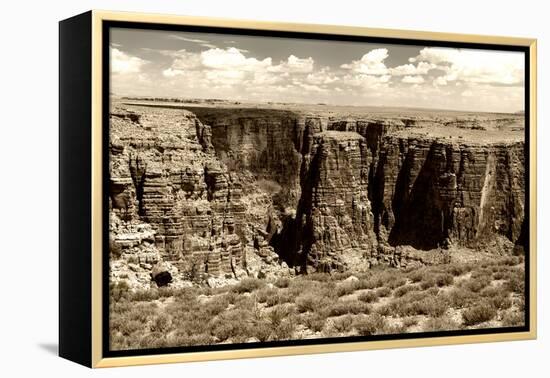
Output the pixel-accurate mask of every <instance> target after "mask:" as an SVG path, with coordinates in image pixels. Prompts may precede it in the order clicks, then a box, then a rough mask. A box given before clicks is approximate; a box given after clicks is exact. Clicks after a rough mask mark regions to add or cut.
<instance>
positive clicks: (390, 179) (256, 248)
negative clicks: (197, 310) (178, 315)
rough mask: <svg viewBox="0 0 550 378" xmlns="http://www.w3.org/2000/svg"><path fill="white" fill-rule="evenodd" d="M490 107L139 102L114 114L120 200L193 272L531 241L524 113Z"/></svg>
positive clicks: (123, 216) (162, 249) (167, 254)
mask: <svg viewBox="0 0 550 378" xmlns="http://www.w3.org/2000/svg"><path fill="white" fill-rule="evenodd" d="M136 112H138V113H140V114H139V116H130V115H128V114H135V113H136ZM483 117H485V118H483ZM483 117H481V116H480V117H477V118H476V117H473V116H471V117H470V116H467V117H463V118H460V117H454V118H453V117H450V118H449V117H437V116H423V117H418V116H402V117H399V116H388V115H386V114H384V115H376V114H368V115H362V116H356V117H351V116H343V117H339V116H335V115H325V114H312V113H308V114H305V113H299V112H291V111H285V110H278V109H256V108H254V109H233V108H231V109H223V108H221V109H220V108H204V107H202V108H201V107H193V108H191V107H189V108H188V109H187V110H183V109H163V108H161V107H159V108H156V107H150V108H143V107H139V106H128V107H127V108H123V109H116V115H113V116H112V117H111V145H110V152H111V154H110V164H111V167H110V170H111V178H110V194H111V198H110V206H111V208H112V212H113V214H115V215H116V216H117V217H118V218H119V219H120V220H121V221H122V222H134V221H141V222H145V223H147V224H150V225H151V227H152V229H153V230H154V232H155V236H154V244H155V248H157V249H158V251H159V254H160V256H161V259H162V260H163V261H167V262H169V263H170V264H173V266H175V267H177V268H178V269H180V270H181V271H184V272H188V273H189V272H191V273H189V274H203V273H208V274H210V275H215V276H216V275H218V276H219V275H223V274H231V275H233V276H237V275H238V274H239V273H238V272H239V271H241V270H243V269H246V267H247V264H246V259H247V256H249V257H250V258H252V256H253V258H254V259H258V258H259V259H260V261H263V263H265V264H274V263H275V264H277V263H280V262H281V261H285V262H286V263H287V264H288V265H289V266H290V267H294V268H295V269H296V270H298V271H306V270H307V271H313V270H322V271H326V270H328V271H330V270H334V269H337V270H345V269H348V268H353V267H354V265H357V262H358V261H365V262H367V265H371V264H373V263H376V262H377V261H382V262H384V261H385V262H388V263H390V264H392V265H398V266H399V265H403V264H405V263H406V261H409V260H411V259H409V258H406V256H405V255H407V254H406V253H403V252H402V251H403V249H402V248H398V247H399V246H404V245H409V246H412V248H414V249H417V250H430V249H437V248H440V249H447V248H451V247H453V246H459V247H467V248H480V249H482V248H485V249H487V248H489V249H490V248H491V245H494V240H495V238H500V239H504V240H506V241H507V243H508V244H509V245H513V244H514V243H518V244H521V243H522V237H521V234H522V230H523V229H522V226H523V218H524V203H525V201H524V199H525V185H524V182H525V180H524V176H525V161H524V156H525V151H524V143H523V142H522V138H521V132H518V130H522V128H523V125H522V123H521V121H522V120H521V119H519V118H518V117H516V118H514V117H513V116H510V117H493V118H491V117H490V116H483ZM456 130H459V131H458V132H457V131H456ZM477 135H479V136H480V137H479V138H477V137H476V136H477ZM504 136H505V137H506V138H505V137H504ZM483 138H485V139H483ZM115 239H116V238H115ZM501 244H502V243H501ZM505 244H506V243H505ZM506 248H508V247H506ZM413 260H415V261H418V259H417V258H416V257H415V258H414V259H413ZM245 271H246V270H245Z"/></svg>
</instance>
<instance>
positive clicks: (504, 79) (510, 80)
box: [414, 47, 525, 85]
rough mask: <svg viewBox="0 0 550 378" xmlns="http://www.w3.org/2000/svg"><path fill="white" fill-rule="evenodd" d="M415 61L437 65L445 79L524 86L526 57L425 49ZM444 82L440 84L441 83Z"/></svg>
mask: <svg viewBox="0 0 550 378" xmlns="http://www.w3.org/2000/svg"><path fill="white" fill-rule="evenodd" d="M414 59H415V61H419V62H426V63H427V64H434V65H437V68H438V69H441V70H443V71H444V72H445V74H444V75H443V79H444V80H445V81H446V82H449V81H464V82H467V83H485V84H497V85H520V84H522V83H523V75H524V69H525V67H524V60H523V54H521V53H516V52H505V51H490V50H470V49H452V48H440V47H425V48H423V49H422V50H421V51H420V54H419V55H418V56H416V57H415V58H414ZM442 82H443V81H440V83H442Z"/></svg>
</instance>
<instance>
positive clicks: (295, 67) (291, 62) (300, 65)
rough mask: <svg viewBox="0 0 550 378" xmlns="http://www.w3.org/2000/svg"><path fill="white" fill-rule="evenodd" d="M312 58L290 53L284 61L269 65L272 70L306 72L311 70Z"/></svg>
mask: <svg viewBox="0 0 550 378" xmlns="http://www.w3.org/2000/svg"><path fill="white" fill-rule="evenodd" d="M313 64H314V61H313V58H312V57H309V58H304V59H302V58H298V57H297V56H294V55H290V56H289V57H288V59H287V60H286V62H281V63H280V64H278V65H276V66H273V67H270V68H269V70H270V71H272V72H290V73H308V72H311V71H313Z"/></svg>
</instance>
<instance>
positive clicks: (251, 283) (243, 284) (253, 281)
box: [231, 278, 265, 294]
mask: <svg viewBox="0 0 550 378" xmlns="http://www.w3.org/2000/svg"><path fill="white" fill-rule="evenodd" d="M264 285H265V282H264V281H262V280H260V279H257V278H245V279H243V280H241V281H240V282H239V283H237V284H235V285H233V287H232V288H231V291H233V292H234V293H237V294H243V293H251V292H253V291H255V290H258V289H260V288H261V287H263V286H264Z"/></svg>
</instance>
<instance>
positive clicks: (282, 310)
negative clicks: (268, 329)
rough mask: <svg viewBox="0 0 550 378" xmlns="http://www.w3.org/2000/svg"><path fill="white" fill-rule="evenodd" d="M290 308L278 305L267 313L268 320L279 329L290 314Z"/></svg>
mask: <svg viewBox="0 0 550 378" xmlns="http://www.w3.org/2000/svg"><path fill="white" fill-rule="evenodd" d="M290 312H291V311H290V307H289V306H284V305H278V306H275V307H273V308H272V309H271V310H270V311H269V312H268V313H267V319H268V321H269V323H270V324H271V325H272V326H273V327H278V326H279V325H280V324H281V323H282V322H283V320H284V319H285V318H287V316H288V315H289V314H290Z"/></svg>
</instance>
